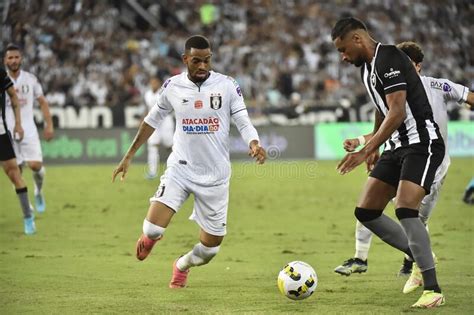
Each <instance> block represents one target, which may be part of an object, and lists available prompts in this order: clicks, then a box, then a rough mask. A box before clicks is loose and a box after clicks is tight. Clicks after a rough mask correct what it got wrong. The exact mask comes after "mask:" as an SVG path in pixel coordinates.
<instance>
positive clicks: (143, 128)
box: [112, 121, 155, 182]
mask: <svg viewBox="0 0 474 315" xmlns="http://www.w3.org/2000/svg"><path fill="white" fill-rule="evenodd" d="M153 131H155V129H154V128H153V127H151V126H150V125H149V124H147V123H146V122H145V121H142V123H141V124H140V127H139V128H138V132H137V134H136V135H135V138H134V139H133V141H132V144H131V145H130V147H129V148H128V150H127V153H125V155H124V157H123V158H122V160H121V161H120V163H119V165H118V166H117V167H116V168H115V169H114V171H113V173H112V182H114V181H115V177H117V175H118V174H120V173H122V176H121V177H120V180H122V181H123V180H124V179H125V175H126V174H127V171H128V167H129V166H130V163H131V162H132V159H133V156H134V155H135V153H136V152H137V151H138V149H140V147H141V146H142V144H143V143H145V141H147V140H148V138H150V136H151V134H152V133H153Z"/></svg>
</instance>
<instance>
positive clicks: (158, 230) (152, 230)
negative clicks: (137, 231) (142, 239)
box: [143, 219, 166, 240]
mask: <svg viewBox="0 0 474 315" xmlns="http://www.w3.org/2000/svg"><path fill="white" fill-rule="evenodd" d="M165 230H166V228H164V227H161V226H158V225H156V224H153V223H151V222H150V221H148V220H147V219H145V220H143V234H145V235H146V236H147V237H148V238H151V239H152V240H156V239H158V238H160V237H161V236H163V234H165Z"/></svg>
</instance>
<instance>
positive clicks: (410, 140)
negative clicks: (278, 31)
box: [331, 17, 445, 308]
mask: <svg viewBox="0 0 474 315" xmlns="http://www.w3.org/2000/svg"><path fill="white" fill-rule="evenodd" d="M331 36H332V40H333V42H334V45H335V46H336V48H337V50H338V51H339V52H340V54H341V57H342V60H343V61H345V62H349V63H351V64H353V65H355V66H356V67H361V78H362V81H363V83H364V85H365V88H366V90H367V92H368V95H369V96H370V98H371V99H372V102H373V103H374V105H375V107H376V109H377V111H376V119H375V124H374V132H373V136H372V137H371V138H370V140H368V141H367V143H366V144H365V146H364V147H362V149H361V150H359V151H358V152H351V153H348V154H347V155H346V156H345V157H344V158H343V159H342V160H341V162H340V163H339V164H338V166H337V170H338V171H339V173H340V174H342V175H344V174H347V173H348V172H350V171H352V170H353V169H354V168H356V167H357V166H358V165H360V164H361V163H363V162H364V161H367V160H368V159H370V158H371V157H373V156H374V155H377V154H378V150H379V147H380V146H381V145H382V144H383V143H385V148H384V152H383V153H382V155H381V156H380V159H378V161H377V163H376V164H375V167H374V168H373V170H372V171H371V172H370V176H369V178H368V180H367V183H366V184H365V187H364V190H363V192H362V195H361V197H360V199H359V202H358V203H357V207H356V208H355V216H356V218H357V219H358V220H359V221H360V222H361V223H362V224H363V225H365V227H367V228H368V229H369V230H371V231H372V232H373V233H375V234H376V235H377V236H379V237H380V238H381V239H382V240H383V241H384V242H386V243H387V244H389V245H391V246H393V247H395V248H397V249H399V250H400V251H402V252H404V253H405V254H407V255H408V256H410V258H411V259H412V260H415V262H416V263H417V265H418V266H419V268H420V269H421V275H422V278H423V283H424V291H423V294H422V295H421V297H420V298H419V299H418V301H417V302H416V303H415V304H413V305H412V307H415V308H431V307H438V306H441V305H443V304H444V303H445V300H444V295H443V294H442V293H441V288H440V287H439V285H438V281H437V277H436V268H435V263H434V258H433V255H432V252H431V244H430V237H429V234H428V232H427V231H426V229H425V227H424V225H423V223H422V221H421V220H420V218H419V212H418V209H419V207H420V204H421V201H422V200H423V197H424V196H425V195H426V194H429V193H430V188H431V184H432V183H433V180H434V177H435V174H436V170H437V169H438V167H439V166H440V165H441V162H442V161H443V158H444V155H445V145H444V141H443V138H442V136H441V133H440V131H439V128H438V126H437V124H436V123H435V122H434V118H433V110H432V109H431V107H430V103H429V100H428V97H427V96H426V92H425V90H424V88H423V84H422V82H421V79H420V77H419V76H418V74H417V73H416V70H415V68H414V67H413V65H412V63H411V61H410V59H409V58H408V56H407V55H406V54H404V53H403V52H402V51H400V50H399V49H397V48H396V47H395V46H394V45H382V44H381V43H378V42H376V41H375V40H374V39H373V38H372V37H370V35H369V34H368V31H367V27H366V26H365V25H364V23H363V22H361V21H360V20H358V19H355V18H353V17H347V18H342V19H340V20H339V21H338V22H337V23H336V24H335V26H334V28H333V29H332V34H331ZM394 197H395V207H396V210H395V213H396V215H397V217H398V219H399V221H400V224H398V223H397V222H395V221H394V220H392V219H391V218H390V217H388V216H386V215H384V214H383V211H384V209H385V207H386V206H387V204H388V203H389V201H390V200H391V199H392V198H394Z"/></svg>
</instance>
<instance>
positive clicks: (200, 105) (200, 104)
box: [194, 100, 202, 109]
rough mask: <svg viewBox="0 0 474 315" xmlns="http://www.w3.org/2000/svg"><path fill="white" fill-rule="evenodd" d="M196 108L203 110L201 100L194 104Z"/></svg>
mask: <svg viewBox="0 0 474 315" xmlns="http://www.w3.org/2000/svg"><path fill="white" fill-rule="evenodd" d="M194 108H196V109H201V108H202V101H201V100H197V101H195V102H194Z"/></svg>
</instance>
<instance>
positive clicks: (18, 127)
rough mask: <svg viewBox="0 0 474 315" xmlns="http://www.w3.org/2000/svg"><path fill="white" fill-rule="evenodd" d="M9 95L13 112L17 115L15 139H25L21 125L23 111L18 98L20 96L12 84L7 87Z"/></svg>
mask: <svg viewBox="0 0 474 315" xmlns="http://www.w3.org/2000/svg"><path fill="white" fill-rule="evenodd" d="M7 93H8V96H10V101H11V104H12V108H13V113H14V115H15V127H14V129H13V131H14V135H13V137H14V138H15V140H18V141H21V140H23V136H24V134H25V133H24V130H23V127H22V126H21V111H20V101H19V100H18V96H17V95H16V91H15V88H14V87H13V85H12V86H10V87H9V88H8V89H7Z"/></svg>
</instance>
